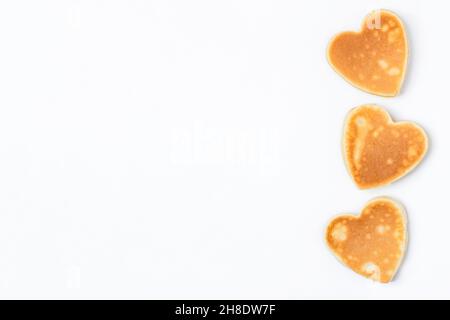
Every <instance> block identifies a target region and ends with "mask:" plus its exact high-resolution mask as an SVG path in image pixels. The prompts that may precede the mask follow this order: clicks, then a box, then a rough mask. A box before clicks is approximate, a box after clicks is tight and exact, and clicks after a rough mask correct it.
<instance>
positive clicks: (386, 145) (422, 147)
mask: <svg viewBox="0 0 450 320" xmlns="http://www.w3.org/2000/svg"><path fill="white" fill-rule="evenodd" d="M427 150H428V138H427V135H426V133H425V131H424V130H423V129H422V128H421V127H419V126H418V125H416V124H414V123H412V122H397V123H394V122H393V121H392V119H391V117H390V115H389V113H388V112H387V111H385V110H384V109H383V108H381V107H378V106H375V105H363V106H360V107H357V108H355V109H353V110H351V111H350V113H349V114H348V116H347V119H346V121H345V127H344V137H343V153H344V159H345V163H346V166H347V169H348V171H349V173H350V175H351V176H352V178H353V180H354V182H355V183H356V185H357V186H358V187H359V188H361V189H369V188H376V187H380V186H384V185H388V184H390V183H392V182H393V181H395V180H398V179H400V178H401V177H403V176H404V175H406V174H407V173H409V172H410V171H411V170H413V169H414V168H415V167H416V166H417V165H418V164H419V163H420V161H421V160H422V159H423V158H424V156H425V154H426V152H427Z"/></svg>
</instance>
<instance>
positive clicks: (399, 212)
mask: <svg viewBox="0 0 450 320" xmlns="http://www.w3.org/2000/svg"><path fill="white" fill-rule="evenodd" d="M406 224H407V222H406V214H405V211H404V209H403V207H402V206H401V205H399V204H398V203H396V202H395V201H393V200H391V199H389V198H377V199H374V200H372V201H370V202H369V203H368V204H367V205H366V207H365V208H364V209H363V211H362V213H361V214H360V215H359V216H354V215H342V216H338V217H336V218H335V219H333V220H332V221H331V222H330V223H329V225H328V227H327V230H326V241H327V245H328V247H329V248H330V250H331V251H332V252H333V254H334V255H335V256H336V257H337V258H338V259H339V260H340V261H341V262H342V263H343V264H344V265H346V266H347V267H349V268H350V269H352V270H353V271H355V272H356V273H358V274H360V275H362V276H364V277H366V278H369V279H372V280H374V281H378V282H382V283H387V282H390V281H392V279H393V278H394V275H395V274H396V272H397V270H398V268H399V267H400V264H401V261H402V259H403V255H404V253H405V250H406V242H407V226H406Z"/></svg>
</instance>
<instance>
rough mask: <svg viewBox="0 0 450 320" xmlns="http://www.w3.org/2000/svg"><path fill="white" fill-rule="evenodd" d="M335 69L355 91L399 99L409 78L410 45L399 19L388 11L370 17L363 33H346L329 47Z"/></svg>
mask: <svg viewBox="0 0 450 320" xmlns="http://www.w3.org/2000/svg"><path fill="white" fill-rule="evenodd" d="M327 56H328V61H329V63H330V65H331V66H332V67H333V69H334V70H335V71H336V72H337V73H338V74H340V75H341V76H342V77H343V78H344V79H346V80H347V81H348V82H350V83H351V84H352V85H354V86H355V87H357V88H359V89H361V90H364V91H366V92H369V93H372V94H376V95H380V96H388V97H392V96H396V95H397V94H398V93H399V91H400V88H401V86H402V83H403V79H404V77H405V72H406V65H407V60H408V43H407V39H406V32H405V28H404V27H403V23H402V21H401V20H400V18H399V17H397V16H396V15H395V14H394V13H392V12H389V11H386V10H377V11H374V12H372V13H371V14H369V15H368V16H367V17H366V19H365V20H364V22H363V24H362V28H361V31H359V32H353V31H347V32H342V33H340V34H338V35H337V36H335V37H334V38H333V39H332V40H331V42H330V44H329V46H328V52H327Z"/></svg>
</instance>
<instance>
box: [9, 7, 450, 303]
mask: <svg viewBox="0 0 450 320" xmlns="http://www.w3.org/2000/svg"><path fill="white" fill-rule="evenodd" d="M378 8H386V9H390V10H393V11H394V12H396V13H398V14H399V15H400V16H401V17H402V18H403V20H404V22H405V25H406V26H407V31H408V35H409V41H410V50H411V56H410V64H409V69H408V74H407V79H406V82H405V85H404V87H403V90H402V93H401V95H400V96H398V97H396V98H380V97H377V96H373V95H370V94H366V93H364V92H361V91H359V90H357V89H355V88H353V87H352V86H350V85H349V84H348V83H347V82H345V81H344V80H343V79H341V78H340V77H339V76H338V75H337V74H335V73H334V72H333V71H332V69H331V68H330V67H329V65H328V64H327V61H326V58H325V49H326V46H327V43H328V41H329V39H330V38H331V37H332V36H333V35H334V34H336V33H338V32H340V31H344V30H350V29H358V28H359V27H360V24H361V21H362V19H363V18H364V16H365V15H366V14H368V13H369V12H370V11H371V10H373V9H378ZM449 9H450V4H449V3H448V2H447V1H422V2H419V1H411V0H408V1H361V0H354V1H333V0H329V1H319V0H314V1H298V0H292V1H285V0H281V1H278V0H277V1H275V0H273V1H268V0H253V1H250V0H226V1H225V0H223V1H219V0H203V1H200V0H192V1H184V0H178V1H174V0H171V1H168V0H159V1H144V0H140V1H137V0H128V1H125V0H123V1H106V0H105V1H87V0H86V1H60V0H55V1H49V0H47V1H31V0H30V1H19V0H18V1H2V2H1V4H0V30H1V31H0V45H1V49H0V297H3V298H194V299H196V298H212V299H215V298H235V299H239V298H249V299H258V298H264V299H278V298H283V299H303V298H384V299H391V298H450V272H449V269H450V250H449V241H450V238H449V232H448V230H449V223H450V213H449V205H448V199H449V197H450V194H449V183H448V182H449V179H450V172H449V164H450V148H449V142H448V139H449V136H450V124H449V116H450V106H449V105H448V92H449V88H448V83H449V81H448V74H449V72H450V59H449V57H450V44H449V35H448V30H449V28H448V24H449ZM365 103H376V104H379V105H381V106H384V107H386V108H387V109H388V110H389V111H390V112H391V114H392V116H393V117H394V119H396V120H413V121H416V122H417V123H419V124H420V125H422V126H423V127H424V128H425V129H426V131H427V132H428V134H429V137H430V142H431V148H430V151H429V154H428V156H427V158H426V159H425V161H424V162H423V163H422V165H421V166H419V167H418V168H417V169H416V170H415V171H414V172H412V173H411V174H410V175H409V176H407V177H406V178H404V179H402V180H401V181H399V182H397V183H395V184H393V185H391V186H389V187H386V188H381V189H378V190H370V191H359V190H358V189H357V188H356V187H355V186H354V184H353V183H352V181H351V179H350V178H349V176H348V174H347V172H346V169H345V167H344V164H343V160H342V155H341V144H340V142H341V130H342V126H343V120H344V117H345V115H346V113H347V112H348V111H349V110H350V109H351V108H353V107H355V106H358V105H360V104H365ZM380 195H387V196H391V197H394V198H396V199H398V200H399V201H400V202H402V203H403V204H404V205H405V207H406V208H407V211H408V217H409V222H410V224H409V236H410V242H409V247H408V253H407V255H406V257H405V260H404V263H403V266H402V268H401V269H400V271H399V273H398V276H397V277H396V279H395V281H394V282H393V283H391V284H388V285H380V284H376V283H373V282H371V281H370V280H367V279H365V278H363V277H361V276H358V275H357V274H355V273H353V272H352V271H350V270H349V269H347V268H345V267H344V266H342V265H341V264H340V263H339V262H338V261H337V260H336V259H335V258H334V256H333V255H332V254H331V253H330V252H329V251H328V249H327V248H326V245H325V243H324V240H323V235H324V229H325V226H326V224H327V222H328V221H329V219H330V218H331V217H333V216H334V215H336V214H338V213H345V212H351V213H358V212H359V210H360V209H361V208H362V207H363V206H364V204H365V202H366V201H368V200H370V199H371V198H373V197H375V196H380Z"/></svg>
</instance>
